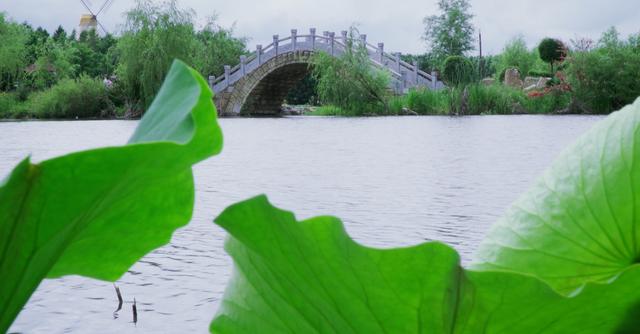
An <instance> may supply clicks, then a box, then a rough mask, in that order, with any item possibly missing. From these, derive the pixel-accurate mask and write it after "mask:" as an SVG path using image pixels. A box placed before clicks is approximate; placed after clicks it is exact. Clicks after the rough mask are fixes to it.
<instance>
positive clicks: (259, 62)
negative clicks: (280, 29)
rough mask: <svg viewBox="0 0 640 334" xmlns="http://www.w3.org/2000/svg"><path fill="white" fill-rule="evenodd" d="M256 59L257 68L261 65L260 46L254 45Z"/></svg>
mask: <svg viewBox="0 0 640 334" xmlns="http://www.w3.org/2000/svg"><path fill="white" fill-rule="evenodd" d="M256 58H257V59H258V66H260V65H262V44H258V45H256Z"/></svg>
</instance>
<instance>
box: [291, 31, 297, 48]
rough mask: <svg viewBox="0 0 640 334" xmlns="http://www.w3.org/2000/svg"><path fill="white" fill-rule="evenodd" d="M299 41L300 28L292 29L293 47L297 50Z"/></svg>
mask: <svg viewBox="0 0 640 334" xmlns="http://www.w3.org/2000/svg"><path fill="white" fill-rule="evenodd" d="M297 42H298V29H291V48H292V50H293V51H294V52H295V51H296V44H297Z"/></svg>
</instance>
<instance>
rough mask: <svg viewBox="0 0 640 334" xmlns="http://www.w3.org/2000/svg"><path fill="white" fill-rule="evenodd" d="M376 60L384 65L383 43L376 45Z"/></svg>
mask: <svg viewBox="0 0 640 334" xmlns="http://www.w3.org/2000/svg"><path fill="white" fill-rule="evenodd" d="M378 59H379V60H380V64H382V65H384V43H378Z"/></svg>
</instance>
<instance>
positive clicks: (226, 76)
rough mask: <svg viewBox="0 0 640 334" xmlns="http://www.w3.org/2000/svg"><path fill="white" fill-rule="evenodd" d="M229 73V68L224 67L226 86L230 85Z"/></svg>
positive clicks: (227, 66)
mask: <svg viewBox="0 0 640 334" xmlns="http://www.w3.org/2000/svg"><path fill="white" fill-rule="evenodd" d="M230 72H231V66H229V65H224V81H226V82H227V86H229V85H230V84H231V82H230V81H229V74H230Z"/></svg>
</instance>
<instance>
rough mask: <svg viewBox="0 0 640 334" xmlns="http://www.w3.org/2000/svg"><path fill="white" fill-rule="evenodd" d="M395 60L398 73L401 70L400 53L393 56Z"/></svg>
mask: <svg viewBox="0 0 640 334" xmlns="http://www.w3.org/2000/svg"><path fill="white" fill-rule="evenodd" d="M395 59H396V70H397V71H398V73H400V70H401V69H402V68H401V67H400V52H398V53H396V54H395Z"/></svg>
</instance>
